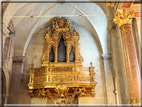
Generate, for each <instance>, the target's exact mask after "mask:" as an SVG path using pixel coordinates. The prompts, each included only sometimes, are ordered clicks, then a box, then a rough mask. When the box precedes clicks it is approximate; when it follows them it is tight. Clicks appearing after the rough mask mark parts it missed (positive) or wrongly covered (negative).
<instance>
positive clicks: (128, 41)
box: [114, 9, 140, 104]
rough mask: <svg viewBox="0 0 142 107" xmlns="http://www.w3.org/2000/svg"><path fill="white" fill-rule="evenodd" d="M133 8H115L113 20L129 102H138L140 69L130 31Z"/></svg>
mask: <svg viewBox="0 0 142 107" xmlns="http://www.w3.org/2000/svg"><path fill="white" fill-rule="evenodd" d="M133 15H134V10H132V9H131V10H126V9H124V10H123V11H120V10H117V14H116V15H115V18H114V22H115V24H117V25H118V26H119V27H120V30H121V42H122V51H123V58H124V64H125V72H126V75H127V84H128V91H129V98H130V99H129V100H130V104H139V98H140V71H139V65H138V60H137V55H136V49H135V44H134V39H133V33H132V26H131V23H132V17H133Z"/></svg>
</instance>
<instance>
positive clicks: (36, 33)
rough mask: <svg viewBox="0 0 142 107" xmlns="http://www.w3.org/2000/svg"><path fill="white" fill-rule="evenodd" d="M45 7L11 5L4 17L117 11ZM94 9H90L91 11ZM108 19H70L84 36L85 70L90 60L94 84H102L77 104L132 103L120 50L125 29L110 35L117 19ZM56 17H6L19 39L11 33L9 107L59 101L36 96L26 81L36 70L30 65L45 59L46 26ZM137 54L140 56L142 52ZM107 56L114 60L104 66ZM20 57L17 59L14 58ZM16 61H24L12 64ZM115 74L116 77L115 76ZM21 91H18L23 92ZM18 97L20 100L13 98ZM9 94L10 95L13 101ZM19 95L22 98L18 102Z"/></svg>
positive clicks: (96, 7)
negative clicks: (116, 92) (93, 70)
mask: <svg viewBox="0 0 142 107" xmlns="http://www.w3.org/2000/svg"><path fill="white" fill-rule="evenodd" d="M46 5H48V4H42V3H41V4H40V3H39V4H38V3H35V4H34V3H33V4H32V5H30V4H28V3H25V4H24V3H21V4H20V3H18V4H17V3H12V4H9V5H8V6H7V5H6V8H7V10H5V11H6V14H4V17H6V15H7V14H9V15H17V16H18V15H19V16H20V15H27V16H30V15H33V14H34V15H43V16H46V15H49V14H50V15H54V14H56V15H60V14H61V13H62V14H63V15H66V14H68V13H71V14H72V15H76V14H82V15H84V14H104V13H105V14H109V15H110V14H112V13H111V12H112V9H111V8H110V7H108V8H107V9H105V8H106V7H107V6H103V4H102V3H100V4H99V3H96V4H91V5H92V6H90V5H89V4H84V3H83V4H81V3H80V4H77V3H76V4H75V3H69V4H64V3H52V4H49V7H48V6H46ZM42 6H43V8H42ZM99 6H100V7H99ZM90 7H91V11H89V10H90ZM26 8H27V9H26ZM28 8H31V9H28ZM32 8H33V9H32ZM41 8H42V9H41ZM23 10H24V11H23ZM109 15H105V16H93V17H92V16H91V17H90V16H85V17H83V16H81V17H69V16H66V17H65V18H66V19H70V20H71V21H72V27H76V28H77V29H78V30H77V31H78V32H79V35H80V40H79V44H80V53H81V55H82V56H83V59H84V62H82V66H87V67H89V66H90V62H92V63H93V66H94V67H95V72H96V75H95V81H96V82H97V85H96V88H95V93H96V95H95V97H81V98H78V99H77V100H75V101H74V104H75V103H78V104H106V103H107V102H108V101H110V100H111V101H112V102H109V104H114V103H116V102H117V103H119V104H128V103H129V95H128V89H127V88H128V87H127V81H126V79H125V78H126V74H125V72H123V71H124V70H125V66H124V59H123V56H122V50H121V46H122V43H121V40H120V31H119V28H118V27H117V28H116V29H115V30H114V31H110V32H111V33H110V32H108V31H107V28H108V26H109V23H111V22H112V19H113V17H114V16H113V15H110V16H109ZM59 17H60V16H59ZM27 18H28V20H27ZM55 18H58V17H57V16H54V17H41V18H38V17H34V18H29V17H25V18H14V17H13V18H12V19H10V18H4V22H5V25H6V26H7V25H8V24H9V21H11V22H12V23H13V26H14V30H15V34H16V36H14V35H10V37H11V48H10V49H9V50H10V54H9V59H8V60H7V61H3V71H4V74H5V76H6V93H4V94H5V103H8V104H14V103H15V104H54V102H52V101H49V100H43V99H36V98H31V97H30V95H29V90H28V86H27V83H28V82H29V72H30V70H29V69H30V68H31V64H32V63H33V64H34V67H40V66H41V57H42V55H43V51H44V43H45V39H44V35H45V33H46V32H47V31H46V28H47V27H51V22H52V21H53V19H55ZM136 21H137V22H135V26H136V25H138V26H137V28H135V29H136V30H137V29H138V31H137V32H136V37H137V36H139V37H140V30H139V29H140V25H139V24H138V23H139V22H140V21H139V19H136ZM7 32H9V31H5V30H4V33H6V34H8V33H7ZM138 33H139V35H138ZM6 37H7V35H3V41H4V42H3V46H4V43H5V39H6ZM138 40H139V39H138V38H136V41H138ZM138 44H139V43H137V48H138V49H139V47H138V46H139V45H138ZM137 53H139V51H138V50H137ZM102 55H107V56H109V55H110V56H111V58H112V59H111V60H108V62H107V64H108V65H107V64H106V63H105V61H106V60H104V59H103V58H104V57H103V58H102ZM138 56H139V55H138ZM15 57H17V58H18V59H15ZM23 59H24V60H23ZM138 59H139V58H138ZM13 61H21V62H20V63H19V62H15V63H13ZM105 64H106V65H105ZM107 72H109V73H110V75H109V76H107V75H106V73H107ZM12 73H13V74H12ZM114 73H116V77H115V78H114ZM106 76H107V77H106ZM107 78H109V80H108V81H111V84H112V85H110V86H108V85H107ZM110 78H111V79H110ZM113 79H115V80H113ZM17 81H18V82H17ZM10 84H11V86H10ZM114 84H115V85H114ZM12 85H13V86H12ZM9 87H13V88H9ZM114 87H115V88H116V87H117V89H118V94H117V95H115V94H114V92H113V90H114ZM12 90H13V91H12ZM16 92H18V94H17V93H16ZM11 93H12V94H11ZM16 94H17V96H15V97H11V96H14V95H16ZM9 95H10V97H9V99H8V96H9ZM112 95H113V97H112ZM16 97H17V99H15V98H16ZM11 99H13V100H11ZM10 100H11V101H10ZM14 100H15V101H14Z"/></svg>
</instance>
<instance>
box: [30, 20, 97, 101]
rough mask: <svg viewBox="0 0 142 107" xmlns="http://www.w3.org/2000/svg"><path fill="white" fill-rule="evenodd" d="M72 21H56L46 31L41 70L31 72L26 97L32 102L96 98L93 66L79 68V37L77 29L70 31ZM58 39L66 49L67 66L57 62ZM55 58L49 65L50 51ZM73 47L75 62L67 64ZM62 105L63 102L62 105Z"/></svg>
mask: <svg viewBox="0 0 142 107" xmlns="http://www.w3.org/2000/svg"><path fill="white" fill-rule="evenodd" d="M71 27H72V24H71V21H70V20H68V19H64V18H59V19H55V20H54V21H53V22H52V28H49V27H48V28H47V33H46V34H45V36H44V37H45V41H46V43H45V47H44V54H43V56H42V58H41V67H40V68H34V65H33V64H32V66H31V68H30V74H29V76H30V78H29V83H28V87H29V93H30V95H31V97H32V98H43V99H45V98H46V99H49V100H57V99H60V98H64V99H66V100H70V99H72V98H75V97H85V96H88V97H94V96H95V86H96V84H97V83H96V82H95V72H94V67H93V66H92V63H90V64H91V66H90V67H82V63H81V62H82V61H83V58H82V56H81V54H80V48H79V44H78V41H79V33H78V32H77V28H75V27H74V28H73V31H71ZM61 37H63V39H64V44H65V46H66V62H58V51H59V50H58V45H59V42H60V39H61ZM52 47H53V52H54V54H55V57H54V59H55V60H54V62H50V61H49V54H50V52H51V48H52ZM72 47H73V50H74V53H75V61H74V62H69V54H70V52H71V48H72ZM64 103H65V102H64Z"/></svg>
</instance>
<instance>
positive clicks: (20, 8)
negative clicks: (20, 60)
mask: <svg viewBox="0 0 142 107" xmlns="http://www.w3.org/2000/svg"><path fill="white" fill-rule="evenodd" d="M92 1H93V0H92ZM93 2H94V1H93ZM93 2H92V3H56V2H55V3H46V2H44V3H42V2H41V3H40V2H35V3H28V2H27V3H26V2H24V3H4V5H3V7H4V8H3V11H4V13H3V21H4V25H5V26H8V25H9V23H10V21H11V22H12V24H13V29H14V30H13V31H14V33H15V41H16V42H15V45H14V49H15V51H14V56H24V55H25V52H26V49H27V47H28V45H29V42H30V40H31V38H32V36H33V35H34V34H35V33H37V32H38V31H39V30H40V29H42V28H46V27H48V26H50V25H51V22H52V21H53V19H54V18H57V17H65V18H68V19H70V20H71V21H72V22H73V23H76V24H78V25H80V26H82V27H84V28H86V29H87V30H88V31H89V32H90V33H91V34H92V35H93V36H94V37H95V39H96V41H97V44H98V48H100V50H101V53H109V50H108V49H107V37H108V32H107V27H108V23H109V22H110V21H112V20H113V18H114V12H115V11H113V7H110V6H107V5H105V3H93ZM130 6H134V7H135V6H136V3H135V5H132V4H128V3H127V4H126V3H123V4H118V5H117V8H123V7H130ZM135 16H136V17H137V15H136V14H135Z"/></svg>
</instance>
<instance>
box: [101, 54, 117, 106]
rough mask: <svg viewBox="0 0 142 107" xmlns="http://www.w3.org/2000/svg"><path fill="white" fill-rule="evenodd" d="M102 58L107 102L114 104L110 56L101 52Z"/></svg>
mask: <svg viewBox="0 0 142 107" xmlns="http://www.w3.org/2000/svg"><path fill="white" fill-rule="evenodd" d="M102 58H103V62H104V70H105V81H106V93H107V103H108V104H116V100H115V94H114V84H113V83H114V82H113V74H112V58H111V55H110V54H102Z"/></svg>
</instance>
